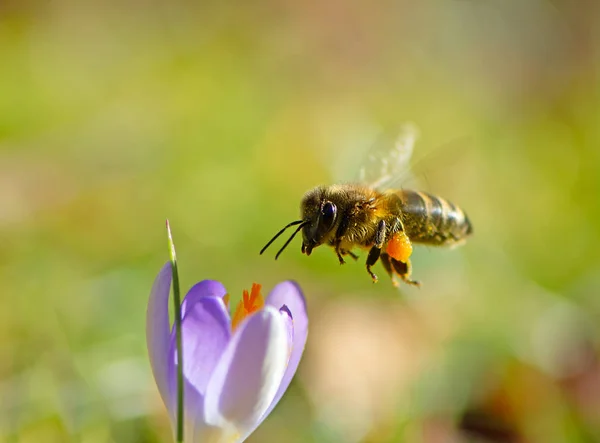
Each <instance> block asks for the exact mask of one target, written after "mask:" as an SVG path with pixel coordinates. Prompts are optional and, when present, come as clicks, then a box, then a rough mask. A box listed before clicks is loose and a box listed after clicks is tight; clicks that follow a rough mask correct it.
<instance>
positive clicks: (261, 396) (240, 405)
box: [205, 306, 288, 438]
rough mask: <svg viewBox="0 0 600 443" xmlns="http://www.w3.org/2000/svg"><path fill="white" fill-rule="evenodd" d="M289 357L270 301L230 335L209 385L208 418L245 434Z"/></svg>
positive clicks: (274, 390)
mask: <svg viewBox="0 0 600 443" xmlns="http://www.w3.org/2000/svg"><path fill="white" fill-rule="evenodd" d="M287 361H288V329H287V326H286V323H285V321H284V317H283V315H282V314H281V313H280V312H279V311H278V310H276V309H275V308H273V307H271V306H266V307H265V309H263V310H261V311H258V312H256V313H255V314H253V315H251V316H250V317H249V318H248V319H246V320H245V321H244V322H243V323H242V324H241V325H240V327H239V329H238V330H237V331H236V332H235V334H234V335H233V338H232V340H231V341H230V342H229V344H228V345H227V349H226V350H225V352H224V354H223V356H222V358H221V360H220V361H219V363H218V364H217V367H216V368H215V370H214V373H213V376H212V377H211V379H210V382H209V384H208V389H207V391H206V398H205V417H206V421H207V423H209V424H211V425H214V426H219V427H221V428H223V429H227V430H230V431H229V432H231V436H232V437H233V436H235V435H237V436H238V438H240V437H242V436H245V435H248V433H249V432H250V431H251V430H253V429H254V428H255V427H256V426H257V425H258V424H259V423H260V421H261V418H262V417H263V416H264V413H265V411H266V410H267V408H268V407H269V406H270V404H271V403H272V401H273V398H274V396H275V394H276V393H277V389H278V388H279V386H280V384H281V379H282V377H283V374H284V372H285V367H286V363H287Z"/></svg>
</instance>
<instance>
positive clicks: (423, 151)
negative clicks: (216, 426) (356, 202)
mask: <svg viewBox="0 0 600 443" xmlns="http://www.w3.org/2000/svg"><path fill="white" fill-rule="evenodd" d="M599 34H600V3H598V2H594V1H592V0H587V1H581V2H569V1H567V0H564V1H559V0H528V1H523V0H479V1H474V0H446V1H433V0H426V1H421V2H412V1H397V2H392V1H388V2H381V3H376V4H375V3H371V2H355V1H351V2H342V1H336V0H333V1H327V2H318V1H310V0H309V1H306V2H301V1H295V2H294V1H286V0H284V1H263V2H247V3H243V2H239V3H237V4H234V3H226V2H222V3H220V4H219V3H217V2H202V3H201V2H193V1H187V2H185V1H184V2H179V1H177V2H169V1H156V0H153V1H150V0H126V1H115V0H109V1H105V2H78V1H75V0H57V1H51V2H48V1H44V2H42V1H38V0H26V1H20V0H8V1H7V0H4V1H3V2H2V3H0V242H1V245H2V246H1V248H0V319H1V321H0V441H11V442H63V441H74V442H152V441H156V442H158V441H169V440H170V430H169V424H168V419H167V417H166V413H165V410H164V408H163V405H162V403H161V401H160V398H159V396H158V391H157V389H156V387H155V385H154V381H153V379H152V376H151V373H150V366H149V363H148V361H147V351H146V347H145V332H144V331H145V310H146V303H147V298H148V293H149V290H150V287H151V284H152V281H153V279H154V277H155V275H156V273H157V272H158V270H159V268H160V266H161V265H162V264H163V263H164V262H165V261H166V259H167V257H168V255H167V247H166V235H165V229H164V220H165V219H166V218H167V217H168V218H169V219H170V221H171V224H172V227H173V231H174V236H175V242H176V245H177V248H178V256H179V261H180V274H181V279H182V286H183V287H184V288H188V287H190V286H191V285H192V284H193V283H195V282H196V281H198V280H201V279H204V278H212V279H218V280H221V281H223V282H224V283H225V285H226V286H227V288H228V289H229V291H230V292H231V294H232V295H233V296H234V297H239V295H240V294H241V291H242V289H244V288H249V287H250V285H251V284H252V282H254V281H256V282H260V283H262V284H263V286H264V288H265V290H267V291H268V290H269V288H271V287H272V286H273V285H274V284H275V283H276V282H278V281H281V280H283V279H288V278H291V279H295V280H297V281H298V282H299V283H300V284H301V285H302V287H303V288H304V290H305V292H306V297H307V299H308V303H309V312H310V317H311V333H310V336H309V341H308V346H307V349H306V352H305V355H304V359H303V361H302V364H301V365H300V369H299V372H298V374H297V376H296V379H295V381H294V382H293V384H292V386H291V388H290V390H289V391H288V393H287V394H286V396H285V397H284V398H283V400H282V402H281V403H280V405H279V406H278V407H277V408H276V409H275V411H274V412H273V414H272V415H271V416H270V417H269V418H268V419H267V420H266V421H265V423H263V425H262V426H261V427H260V428H259V429H258V430H257V432H256V433H255V434H254V435H253V436H252V437H251V438H250V439H249V441H251V442H267V443H268V442H283V441H285V442H292V443H295V442H325V443H328V442H364V443H380V442H396V441H407V442H424V443H438V442H439V443H441V442H474V441H480V442H496V441H498V442H565V441H569V442H594V441H600V360H599V355H600V354H599V350H600V343H599V338H600V335H599V332H600V331H599V328H600V322H599V320H600V293H599V292H600V250H599V247H600V238H599V237H600V222H599V221H598V219H599V218H600V204H599V195H600V193H599V191H600V148H599V146H600V81H599V80H600V79H599V76H598V69H599V68H600V65H599V62H600V35H599ZM405 121H413V122H415V123H416V124H417V125H418V127H419V128H420V133H421V137H420V139H419V141H418V143H417V146H416V152H415V157H416V158H420V159H421V160H417V163H418V165H419V166H420V167H422V170H424V171H426V172H424V173H423V174H422V176H423V177H424V185H423V189H424V190H427V191H429V192H432V193H435V194H438V195H440V196H443V197H446V198H448V199H450V200H452V201H454V202H455V203H457V204H459V205H460V206H461V207H463V208H464V209H465V210H466V212H467V213H468V214H469V216H470V218H471V220H472V222H473V224H474V228H475V235H474V237H473V238H472V239H471V240H470V241H469V242H468V243H467V245H466V246H464V247H462V248H460V249H456V250H451V251H447V250H441V249H433V248H420V249H418V250H417V251H416V252H415V254H414V256H413V266H414V270H413V275H414V277H415V278H416V279H418V280H420V281H421V282H422V283H423V286H422V288H421V289H420V290H418V289H414V288H410V287H406V286H404V287H401V290H400V291H397V290H395V289H394V288H393V287H392V286H391V284H389V282H388V281H387V279H384V278H382V279H381V281H380V283H379V284H377V285H373V284H372V283H371V281H370V278H369V277H368V275H367V273H366V272H365V269H364V264H363V261H364V259H365V256H364V254H363V256H362V257H361V261H360V262H359V263H349V264H347V265H346V266H343V267H340V266H339V264H338V262H337V259H336V257H335V255H334V254H333V252H332V251H331V250H329V249H328V248H319V249H317V250H316V251H315V252H314V253H313V255H311V257H309V258H307V257H306V256H303V255H301V254H300V251H299V249H300V240H298V239H296V241H295V242H294V243H293V244H292V245H291V246H290V248H289V250H287V251H286V252H285V253H284V254H283V255H282V257H281V258H280V259H279V260H278V261H277V262H275V261H274V260H273V255H274V253H275V252H276V249H275V248H274V249H273V250H269V252H268V254H266V255H264V256H259V255H258V251H259V250H260V248H261V247H262V246H263V245H264V244H265V243H266V241H267V240H268V239H269V238H271V236H272V235H273V234H274V233H276V232H277V231H278V230H279V229H280V227H282V226H283V225H284V224H285V223H287V222H289V221H292V220H295V219H296V218H297V216H298V206H299V202H300V198H301V196H302V194H303V193H304V192H305V191H306V190H308V189H310V188H311V187H313V186H315V185H318V184H323V183H325V184H327V183H332V182H333V181H334V180H336V179H338V178H340V177H343V176H346V177H347V178H351V177H352V176H353V171H351V170H350V169H352V165H356V164H357V159H359V158H360V157H362V156H363V155H364V152H365V151H366V150H367V149H368V148H369V146H370V145H371V144H372V143H373V142H374V140H375V139H376V138H377V134H378V133H379V132H380V131H381V130H385V129H387V128H393V127H395V126H396V125H399V124H401V123H403V122H405ZM415 169H416V167H415ZM280 244H281V243H277V244H276V245H275V246H277V245H280ZM377 272H378V273H379V274H381V276H382V277H383V269H382V268H381V267H380V265H378V266H377Z"/></svg>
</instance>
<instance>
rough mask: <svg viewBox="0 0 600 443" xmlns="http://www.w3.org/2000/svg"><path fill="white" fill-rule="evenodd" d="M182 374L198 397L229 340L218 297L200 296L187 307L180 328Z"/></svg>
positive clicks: (204, 391) (225, 313) (203, 390)
mask: <svg viewBox="0 0 600 443" xmlns="http://www.w3.org/2000/svg"><path fill="white" fill-rule="evenodd" d="M181 329H182V346H183V374H184V376H185V378H186V379H187V380H188V381H189V383H190V385H191V386H193V388H194V389H195V390H196V391H197V392H198V393H199V394H201V395H204V394H205V393H206V386H207V384H208V380H209V379H210V376H211V374H212V372H213V369H214V368H215V366H216V365H217V362H218V361H219V359H220V358H221V355H222V354H223V352H224V351H225V347H226V346H227V343H229V339H230V337H231V324H230V323H229V313H228V312H227V308H226V307H225V303H223V300H222V299H221V297H218V296H203V297H201V298H199V299H198V300H197V301H196V303H195V304H193V305H192V304H189V305H188V309H187V311H186V314H185V317H183V321H182V324H181Z"/></svg>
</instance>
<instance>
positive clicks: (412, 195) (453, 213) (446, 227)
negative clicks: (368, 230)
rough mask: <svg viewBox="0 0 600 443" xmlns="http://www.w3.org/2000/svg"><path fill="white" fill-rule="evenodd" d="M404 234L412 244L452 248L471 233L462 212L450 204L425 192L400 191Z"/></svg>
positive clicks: (468, 223)
mask: <svg viewBox="0 0 600 443" xmlns="http://www.w3.org/2000/svg"><path fill="white" fill-rule="evenodd" d="M397 195H398V197H400V200H401V207H400V209H401V211H402V215H403V220H402V221H403V223H404V230H405V231H406V235H408V237H409V238H410V240H411V241H413V242H417V243H427V244H430V245H452V244H455V243H459V242H461V241H462V240H463V239H465V238H466V237H467V236H469V235H470V234H471V233H472V232H473V228H472V227H471V222H470V221H469V218H468V217H467V215H466V214H465V213H464V211H463V210H462V209H460V208H459V207H457V206H455V205H454V204H452V203H451V202H449V201H447V200H444V199H443V198H440V197H436V196H435V195H431V194H427V193H425V192H417V191H409V190H402V191H398V192H397Z"/></svg>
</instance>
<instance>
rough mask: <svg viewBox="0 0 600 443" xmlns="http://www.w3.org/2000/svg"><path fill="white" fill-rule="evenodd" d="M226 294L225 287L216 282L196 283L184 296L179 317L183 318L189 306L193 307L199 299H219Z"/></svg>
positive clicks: (204, 281) (203, 281)
mask: <svg viewBox="0 0 600 443" xmlns="http://www.w3.org/2000/svg"><path fill="white" fill-rule="evenodd" d="M225 294H227V291H226V290H225V286H223V285H222V284H221V282H218V281H216V280H202V281H201V282H199V283H196V284H195V285H194V286H192V287H191V289H190V290H189V291H188V293H187V294H186V296H185V298H184V299H183V302H181V317H182V318H183V317H185V313H186V311H187V309H188V305H189V306H193V305H194V304H195V303H196V302H197V301H198V299H199V298H201V297H213V296H214V297H221V298H223V297H224V296H225Z"/></svg>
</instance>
